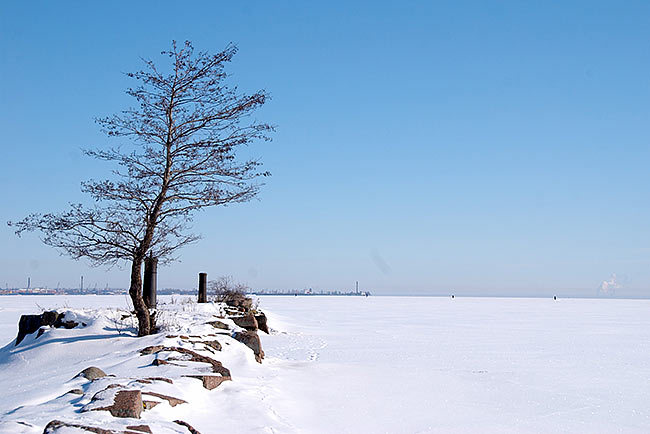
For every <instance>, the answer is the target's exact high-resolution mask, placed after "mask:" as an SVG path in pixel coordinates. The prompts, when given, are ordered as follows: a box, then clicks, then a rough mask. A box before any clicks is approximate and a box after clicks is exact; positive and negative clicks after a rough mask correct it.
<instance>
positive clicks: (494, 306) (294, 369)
mask: <svg viewBox="0 0 650 434" xmlns="http://www.w3.org/2000/svg"><path fill="white" fill-rule="evenodd" d="M58 300H59V299H58V298H54V297H45V296H44V297H39V298H35V297H0V307H1V308H2V310H1V311H0V324H2V326H3V327H2V330H1V334H0V338H2V339H3V341H4V342H8V341H9V340H12V339H13V338H14V337H15V334H16V324H17V321H18V317H19V316H20V314H21V313H38V312H39V310H38V309H37V308H36V307H35V302H38V304H39V305H41V306H43V307H44V308H49V307H51V306H52V305H53V304H56V303H57V302H58ZM110 300H113V301H112V302H111V303H112V304H113V305H114V306H116V307H117V306H124V305H125V300H124V298H123V297H113V298H112V299H110ZM110 300H108V299H106V300H101V304H106V303H107V302H109V301H110ZM98 301H99V297H89V296H86V297H83V296H82V297H67V300H66V302H65V303H66V304H67V305H68V306H69V307H91V306H93V305H96V303H97V302H98ZM261 307H262V309H263V310H264V311H265V312H266V314H267V316H268V318H269V325H270V327H271V328H272V329H273V330H272V334H271V335H270V336H269V335H265V334H262V335H261V336H262V343H263V347H264V351H265V352H266V355H267V358H266V359H265V360H264V363H263V364H262V365H259V364H256V363H255V362H254V361H253V360H252V359H251V358H250V355H249V354H245V353H243V352H232V353H229V354H230V355H229V356H228V359H227V360H222V361H223V362H224V365H225V366H227V367H229V368H230V369H231V370H232V371H233V381H232V382H231V384H225V383H224V385H222V386H220V387H219V388H218V389H215V390H214V391H211V392H210V394H209V395H207V396H209V399H207V400H202V401H201V402H197V403H192V404H191V406H187V405H179V406H177V407H174V408H173V409H171V408H169V407H166V408H165V410H164V411H168V412H170V411H174V412H176V413H175V415H178V417H179V418H181V419H183V418H185V419H186V420H187V421H188V422H190V423H191V424H192V425H194V426H195V427H196V428H197V429H199V431H201V432H202V433H203V434H210V433H217V432H229V433H257V432H261V433H263V432H269V433H271V432H274V433H299V432H303V433H429V432H431V433H475V432H481V433H513V432H514V433H518V432H521V433H548V432H554V433H616V432H621V433H647V432H650V411H649V410H648V409H649V408H650V389H649V388H648V387H647V383H648V380H649V379H650V363H648V358H649V357H648V355H649V354H650V339H649V338H650V315H648V312H649V310H650V301H648V300H589V299H567V300H563V299H560V300H557V301H553V300H552V299H508V298H455V299H453V300H452V299H451V298H440V297H368V298H363V297H263V298H262V299H261ZM109 325H110V324H108V325H107V324H104V325H101V324H95V325H91V326H89V327H90V328H92V327H99V329H101V330H103V329H104V328H107V327H108V326H109ZM102 327H103V328H102ZM8 328H9V329H11V330H10V332H8V331H7V329H8ZM99 329H98V330H96V331H95V333H90V334H89V333H87V332H84V331H78V330H76V329H75V330H72V331H67V332H73V333H79V336H85V337H84V340H83V341H81V342H77V343H74V342H72V341H71V340H67V339H66V336H69V335H70V334H69V333H68V334H67V335H65V336H64V333H65V332H64V331H60V330H51V331H50V332H49V333H48V334H47V336H43V337H41V338H39V339H50V341H52V339H53V338H56V339H58V341H57V342H58V343H55V342H52V343H51V344H48V345H41V347H34V351H24V352H21V353H19V355H20V356H21V357H22V360H20V361H19V360H17V359H16V358H15V357H12V358H11V360H9V358H8V357H6V356H5V358H4V359H1V360H0V375H2V377H0V388H1V390H4V391H6V392H5V393H4V394H3V395H2V396H0V432H2V429H3V427H5V430H6V429H9V428H7V427H11V428H10V429H13V430H14V431H6V432H30V433H31V432H34V433H36V432H42V426H43V425H42V424H43V422H42V421H46V422H47V420H51V419H53V418H56V417H57V416H58V413H59V412H61V411H64V410H63V409H62V407H61V400H60V399H59V400H57V399H53V398H55V397H57V396H59V395H60V394H61V393H63V392H65V391H66V390H69V389H71V388H73V387H76V386H75V385H76V383H75V381H80V380H78V379H77V380H73V381H71V377H72V375H74V374H75V373H77V372H79V371H80V370H81V369H83V368H85V367H87V366H90V365H95V366H99V367H101V368H102V369H104V370H106V371H107V372H109V371H119V370H120V369H126V368H128V367H129V366H130V365H129V364H128V363H127V362H124V363H126V365H124V366H122V367H121V365H120V363H121V361H123V360H126V358H125V357H126V356H125V355H126V354H128V353H129V352H130V351H133V350H135V349H136V348H140V347H144V346H146V345H148V343H147V344H145V343H143V342H139V340H138V339H136V338H126V337H114V336H113V337H108V338H107V337H106V336H105V334H106V333H108V332H106V331H105V330H104V331H101V332H100V330H99ZM59 333H60V334H61V335H60V336H55V335H56V334H59ZM50 335H51V336H50ZM96 335H101V336H103V337H102V338H101V339H99V338H98V339H92V338H91V337H92V336H96ZM29 339H30V338H29V337H28V338H27V339H26V340H25V344H24V345H25V348H28V347H30V346H34V345H37V344H38V341H35V342H34V341H33V338H32V340H29ZM147 339H149V338H147ZM22 345H23V344H21V347H22ZM80 345H83V347H82V346H80ZM45 347H49V348H45ZM81 348H83V350H81ZM46 349H47V350H48V353H50V357H49V361H50V363H45V362H44V361H45V360H48V358H47V357H45V355H44V354H39V352H40V351H45V350H46ZM3 354H4V353H3ZM10 372H11V375H7V374H8V373H10ZM28 372H32V373H33V374H32V375H31V376H28V375H24V374H26V373H28ZM70 373H72V375H70ZM16 374H20V375H16ZM22 375H24V377H22ZM194 386H195V385H194V383H191V382H189V381H188V384H187V388H188V390H187V394H186V395H185V396H179V398H183V399H188V400H190V401H191V397H192V395H193V394H194V393H196V394H198V393H202V390H200V389H201V388H200V387H197V388H196V389H192V387H194ZM224 386H225V387H224ZM9 391H11V393H9ZM71 400H72V398H71ZM48 403H49V404H48ZM161 405H162V404H161ZM30 406H34V407H30ZM48 406H49V407H48ZM159 407H160V406H159ZM30 408H31V410H30ZM36 408H38V411H39V412H46V414H44V415H41V416H38V417H36V415H35V414H34V413H33V412H32V411H36V410H35V409H36ZM154 411H156V409H154V410H152V412H154ZM161 411H162V410H161ZM47 412H49V414H47ZM30 417H31V419H30ZM48 417H49V419H48ZM21 418H22V419H21ZM46 419H47V420H46ZM17 420H24V421H27V422H30V423H36V425H35V427H34V429H33V430H32V429H30V428H29V427H27V425H21V428H20V430H17V427H18V425H9V424H10V423H15V421H17ZM32 421H35V422H32ZM39 421H40V422H39ZM39 423H40V424H41V425H38V424H39ZM39 428H40V431H39ZM21 430H22V431H21Z"/></svg>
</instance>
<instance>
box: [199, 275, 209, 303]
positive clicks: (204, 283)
mask: <svg viewBox="0 0 650 434" xmlns="http://www.w3.org/2000/svg"><path fill="white" fill-rule="evenodd" d="M207 302H208V273H199V303H207Z"/></svg>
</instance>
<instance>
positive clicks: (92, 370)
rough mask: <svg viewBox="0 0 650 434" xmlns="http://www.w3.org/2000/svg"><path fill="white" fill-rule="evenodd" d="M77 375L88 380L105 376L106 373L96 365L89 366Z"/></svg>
mask: <svg viewBox="0 0 650 434" xmlns="http://www.w3.org/2000/svg"><path fill="white" fill-rule="evenodd" d="M76 376H77V377H84V378H87V379H88V380H90V381H93V380H96V379H98V378H102V377H105V376H106V373H105V372H104V371H102V370H101V369H99V368H98V367H96V366H90V367H88V368H86V369H84V370H83V371H81V372H80V373H78V374H77V375H76Z"/></svg>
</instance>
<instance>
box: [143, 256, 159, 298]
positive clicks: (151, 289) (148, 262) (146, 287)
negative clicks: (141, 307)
mask: <svg viewBox="0 0 650 434" xmlns="http://www.w3.org/2000/svg"><path fill="white" fill-rule="evenodd" d="M157 290H158V258H152V257H151V256H150V257H148V258H147V259H145V260H144V279H143V281H142V298H144V304H146V305H147V307H148V308H149V309H152V308H154V307H156V292H157Z"/></svg>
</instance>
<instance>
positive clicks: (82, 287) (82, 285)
mask: <svg viewBox="0 0 650 434" xmlns="http://www.w3.org/2000/svg"><path fill="white" fill-rule="evenodd" d="M83 290H84V277H83V276H81V291H83Z"/></svg>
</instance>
